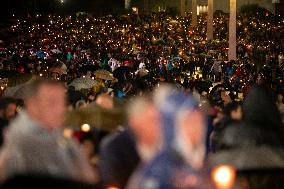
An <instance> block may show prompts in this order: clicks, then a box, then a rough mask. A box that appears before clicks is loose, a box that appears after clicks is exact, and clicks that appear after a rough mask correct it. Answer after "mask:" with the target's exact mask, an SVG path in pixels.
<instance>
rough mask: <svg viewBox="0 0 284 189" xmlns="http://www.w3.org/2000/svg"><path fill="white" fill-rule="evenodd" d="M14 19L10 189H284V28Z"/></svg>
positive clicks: (4, 71) (9, 40)
mask: <svg viewBox="0 0 284 189" xmlns="http://www.w3.org/2000/svg"><path fill="white" fill-rule="evenodd" d="M214 16H215V17H214V39H215V40H213V41H206V15H200V16H199V17H198V27H196V28H192V27H190V23H191V19H190V16H186V17H179V16H171V15H168V14H166V13H159V14H151V15H136V14H127V15H109V16H105V17H99V18H96V17H93V16H91V15H87V14H83V13H81V14H78V15H74V16H55V15H41V14H38V15H34V16H31V15H28V16H27V17H22V18H17V17H16V16H13V18H12V20H11V21H10V23H9V24H8V25H7V26H6V27H3V28H1V34H0V37H1V38H0V39H3V41H1V43H0V47H1V49H0V58H1V63H0V67H1V69H0V86H1V89H0V91H1V95H2V97H1V99H0V131H1V135H0V143H1V150H0V180H1V181H2V182H1V183H2V186H3V188H17V187H19V186H20V185H22V186H25V187H27V188H30V187H38V188H40V187H42V186H46V187H49V188H51V187H54V188H56V187H57V188H59V187H61V188H109V189H110V188H112V189H114V188H119V189H121V188H127V189H134V188H137V189H138V188H139V189H190V188H200V189H202V188H218V189H229V188H242V189H262V188H275V189H278V188H284V186H283V179H284V171H283V169H284V130H283V129H284V103H283V95H284V85H283V79H284V63H283V59H284V56H283V46H284V41H283V34H284V33H283V32H284V30H283V23H284V20H283V18H282V17H280V16H278V15H273V14H271V13H270V12H268V11H267V10H262V9H257V10H255V11H252V12H249V11H247V12H240V13H239V15H238V20H237V33H238V35H237V36H238V37H237V43H238V45H237V56H238V59H237V60H236V61H227V51H228V39H227V38H228V19H229V15H228V14H225V13H222V12H216V13H215V15H214Z"/></svg>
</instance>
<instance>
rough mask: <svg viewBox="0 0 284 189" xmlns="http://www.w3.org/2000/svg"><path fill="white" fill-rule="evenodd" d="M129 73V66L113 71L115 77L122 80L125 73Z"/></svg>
mask: <svg viewBox="0 0 284 189" xmlns="http://www.w3.org/2000/svg"><path fill="white" fill-rule="evenodd" d="M127 72H129V67H127V66H121V67H119V68H116V69H115V70H114V71H113V77H115V78H117V79H120V78H122V77H123V76H124V74H125V73H127Z"/></svg>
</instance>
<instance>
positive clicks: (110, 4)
mask: <svg viewBox="0 0 284 189" xmlns="http://www.w3.org/2000/svg"><path fill="white" fill-rule="evenodd" d="M220 1H221V0H220ZM280 2H281V3H280V4H278V5H277V6H276V10H277V11H276V12H278V13H280V12H282V14H283V12H284V0H281V1H280ZM132 3H133V4H134V5H140V6H143V1H142V0H132ZM123 10H124V0H64V3H63V4H61V2H60V0H1V1H0V19H1V21H4V20H5V19H7V18H9V17H11V16H12V15H13V14H16V15H20V14H26V13H35V12H46V13H59V14H66V13H67V14H72V13H76V12H78V11H87V12H91V13H92V14H94V15H102V14H109V13H120V12H123Z"/></svg>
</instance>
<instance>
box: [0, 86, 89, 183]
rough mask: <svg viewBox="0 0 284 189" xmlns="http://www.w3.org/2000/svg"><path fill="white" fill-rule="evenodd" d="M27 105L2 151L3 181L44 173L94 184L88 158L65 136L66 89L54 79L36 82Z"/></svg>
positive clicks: (29, 90) (30, 87) (12, 124)
mask: <svg viewBox="0 0 284 189" xmlns="http://www.w3.org/2000/svg"><path fill="white" fill-rule="evenodd" d="M25 104H26V110H25V111H22V112H21V113H20V114H19V116H18V117H17V118H16V119H15V120H14V121H13V122H12V123H11V124H10V127H9V130H8V131H7V135H6V138H5V143H4V146H3V149H2V151H1V154H0V168H1V179H2V181H3V180H7V179H9V178H11V177H14V176H17V175H35V176H38V175H41V176H48V177H54V178H64V179H71V180H77V181H84V182H89V183H92V182H93V173H92V170H91V168H90V166H89V165H88V163H87V160H86V158H84V157H83V156H82V155H81V152H80V151H79V147H78V146H77V144H75V143H74V142H73V141H72V140H71V139H67V138H64V137H63V135H62V130H61V127H62V126H63V122H64V113H65V88H64V87H63V86H62V85H61V84H60V83H57V82H55V81H34V82H33V83H31V84H30V85H28V86H27V88H26V93H25Z"/></svg>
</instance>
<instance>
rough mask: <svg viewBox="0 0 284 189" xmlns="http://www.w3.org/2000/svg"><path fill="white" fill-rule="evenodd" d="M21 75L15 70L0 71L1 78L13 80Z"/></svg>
mask: <svg viewBox="0 0 284 189" xmlns="http://www.w3.org/2000/svg"><path fill="white" fill-rule="evenodd" d="M19 75H20V74H19V73H18V72H17V71H15V70H0V77H1V78H13V77H17V76H19Z"/></svg>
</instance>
